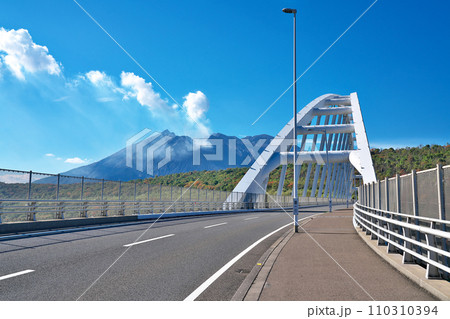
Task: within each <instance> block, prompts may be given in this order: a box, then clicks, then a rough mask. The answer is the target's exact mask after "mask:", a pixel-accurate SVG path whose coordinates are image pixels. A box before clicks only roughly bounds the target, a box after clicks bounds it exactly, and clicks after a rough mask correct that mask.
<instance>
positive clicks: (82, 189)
mask: <svg viewBox="0 0 450 319" xmlns="http://www.w3.org/2000/svg"><path fill="white" fill-rule="evenodd" d="M83 196H84V176H81V196H80V200H83Z"/></svg>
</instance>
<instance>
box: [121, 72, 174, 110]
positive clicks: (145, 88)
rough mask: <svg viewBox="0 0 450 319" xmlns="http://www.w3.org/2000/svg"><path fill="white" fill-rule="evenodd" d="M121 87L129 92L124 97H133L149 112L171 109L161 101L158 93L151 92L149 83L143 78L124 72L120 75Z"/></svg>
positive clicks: (164, 101) (165, 102) (151, 88)
mask: <svg viewBox="0 0 450 319" xmlns="http://www.w3.org/2000/svg"><path fill="white" fill-rule="evenodd" d="M120 80H121V85H122V86H123V87H124V88H128V89H130V90H131V91H130V92H128V94H126V96H128V97H129V96H133V97H135V98H136V100H137V101H138V102H139V104H141V105H142V106H147V107H148V108H149V109H150V110H151V111H156V110H157V109H167V110H169V109H171V108H172V107H169V104H168V103H167V101H166V100H163V99H162V98H161V96H160V94H159V93H156V92H155V91H154V90H153V87H152V84H151V83H150V82H148V83H146V82H145V80H144V79H143V78H141V77H140V76H137V75H135V74H134V73H133V72H124V71H122V73H121V74H120Z"/></svg>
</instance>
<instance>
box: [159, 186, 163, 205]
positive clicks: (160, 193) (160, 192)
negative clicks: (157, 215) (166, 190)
mask: <svg viewBox="0 0 450 319" xmlns="http://www.w3.org/2000/svg"><path fill="white" fill-rule="evenodd" d="M159 201H162V184H159Z"/></svg>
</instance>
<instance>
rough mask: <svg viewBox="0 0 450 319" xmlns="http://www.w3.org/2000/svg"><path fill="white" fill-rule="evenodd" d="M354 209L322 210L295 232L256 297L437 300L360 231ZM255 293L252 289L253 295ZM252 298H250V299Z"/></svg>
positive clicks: (272, 298) (268, 298) (270, 298)
mask: <svg viewBox="0 0 450 319" xmlns="http://www.w3.org/2000/svg"><path fill="white" fill-rule="evenodd" d="M352 215H353V212H352V210H351V209H346V210H338V211H335V212H333V213H327V214H323V215H320V216H318V217H316V218H314V219H313V220H311V221H310V222H308V223H307V224H306V225H304V226H303V227H302V228H301V232H300V233H297V234H294V235H293V236H292V237H291V238H290V240H289V241H288V242H287V244H286V245H285V246H284V248H283V249H282V250H281V252H280V254H279V255H278V257H277V258H276V261H275V263H274V264H273V265H272V268H271V270H270V273H269V275H268V277H267V278H263V279H261V278H257V279H256V280H265V284H264V288H263V290H262V292H260V294H259V297H258V298H257V299H258V300H424V301H425V300H436V299H435V298H434V297H433V296H432V295H430V294H429V293H428V292H426V291H425V290H424V289H422V288H420V287H419V286H418V285H416V284H415V283H413V282H412V281H410V280H409V279H407V278H406V277H404V276H403V275H402V274H400V273H399V272H398V271H396V270H395V269H394V268H393V267H391V266H390V265H389V264H388V263H387V262H385V261H384V260H383V259H382V258H380V257H379V256H378V255H377V254H376V253H375V252H374V251H372V249H371V248H369V247H368V246H367V244H366V243H364V241H363V240H362V239H361V238H360V237H359V235H358V234H357V233H356V231H355V229H354V227H353V222H352ZM253 295H254V294H253ZM246 300H248V298H246Z"/></svg>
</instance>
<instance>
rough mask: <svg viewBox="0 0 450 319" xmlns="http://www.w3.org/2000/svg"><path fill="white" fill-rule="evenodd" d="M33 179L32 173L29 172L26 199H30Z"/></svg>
mask: <svg viewBox="0 0 450 319" xmlns="http://www.w3.org/2000/svg"><path fill="white" fill-rule="evenodd" d="M32 178H33V171H30V176H29V178H28V199H31V181H32Z"/></svg>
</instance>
